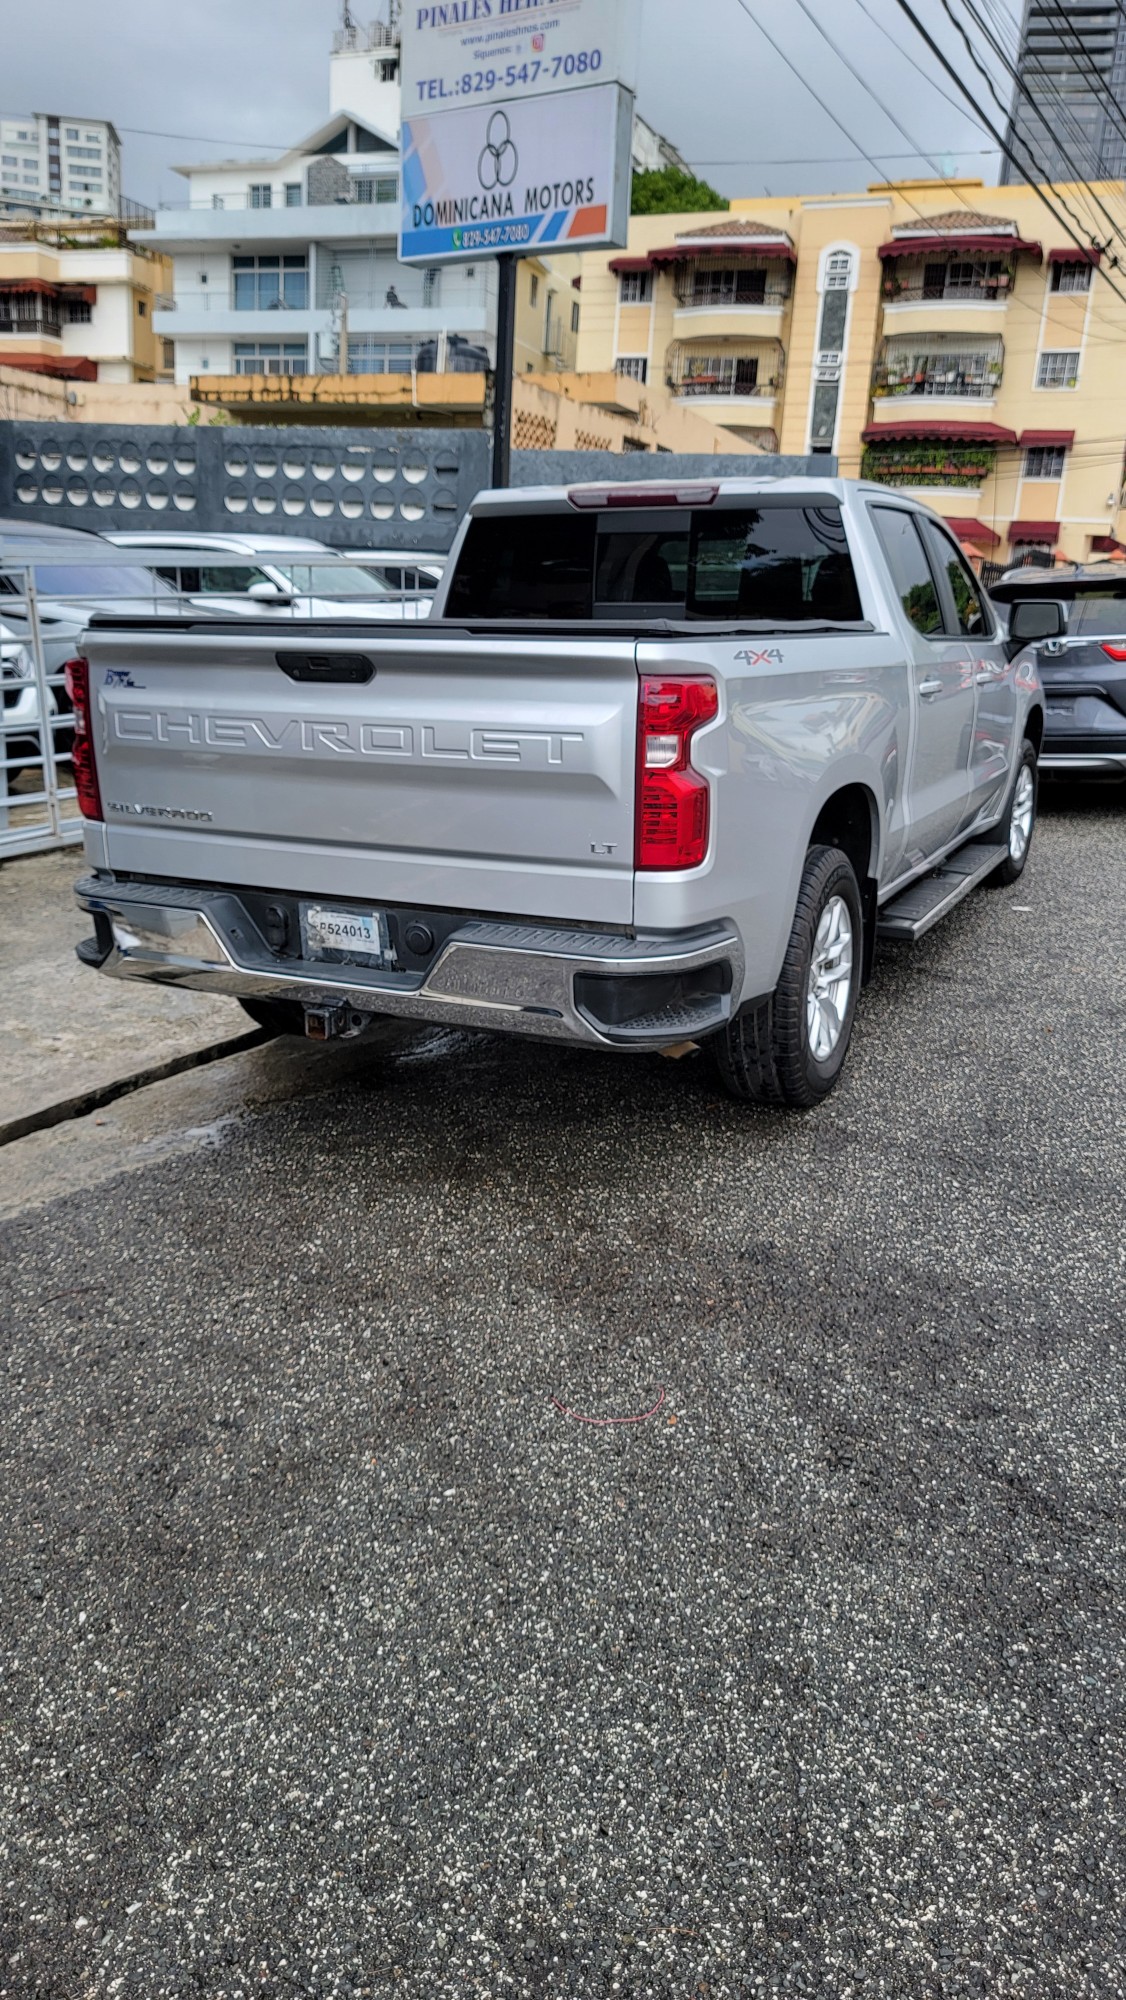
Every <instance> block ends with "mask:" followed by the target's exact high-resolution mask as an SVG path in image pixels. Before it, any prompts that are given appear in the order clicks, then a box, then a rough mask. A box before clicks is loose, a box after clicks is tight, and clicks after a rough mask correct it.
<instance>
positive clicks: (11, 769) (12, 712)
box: [0, 625, 58, 794]
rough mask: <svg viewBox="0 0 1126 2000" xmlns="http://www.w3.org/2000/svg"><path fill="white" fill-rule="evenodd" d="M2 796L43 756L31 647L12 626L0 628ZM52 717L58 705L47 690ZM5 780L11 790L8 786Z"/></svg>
mask: <svg viewBox="0 0 1126 2000" xmlns="http://www.w3.org/2000/svg"><path fill="white" fill-rule="evenodd" d="M0 703H2V709H0V714H2V718H3V721H2V727H0V794H2V793H3V792H4V790H5V789H6V788H10V787H11V785H12V784H14V782H15V780H16V779H17V778H18V777H19V774H20V771H21V770H22V769H23V767H24V765H25V764H29V763H31V762H33V761H34V762H38V760H39V758H40V757H41V756H42V754H43V752H42V748H41V745H40V740H39V689H38V688H37V686H36V684H35V666H34V663H33V661H32V657H31V654H30V652H29V651H28V649H27V647H26V646H25V645H24V644H23V642H22V641H21V639H20V638H19V636H18V635H17V634H16V633H15V632H13V631H12V629H11V627H10V626H8V625H0ZM47 703H48V708H47V713H48V717H50V716H53V715H55V714H57V712H58V704H57V703H56V701H55V697H54V695H53V693H52V692H51V689H50V688H48V689H47ZM5 776H6V778H7V787H6V786H5V782H4V780H5Z"/></svg>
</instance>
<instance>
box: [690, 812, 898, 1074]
mask: <svg viewBox="0 0 1126 2000" xmlns="http://www.w3.org/2000/svg"><path fill="white" fill-rule="evenodd" d="M863 937H864V920H863V915H862V911H861V907H860V891H859V888H858V887H857V882H856V876H855V874H854V872H853V868H852V863H851V862H850V861H849V859H848V857H847V855H845V854H843V853H842V852H841V850H840V848H839V847H820V846H819V847H811V848H810V850H809V853H808V854H807V855H806V860H805V868H804V870H803V871H802V879H801V887H800V889H799V891H798V902H797V909H796V910H795V912H794V922H793V927H792V929H791V931H790V941H789V944H788V946H787V948H786V956H785V959H784V961H783V965H782V976H781V978H780V979H779V981H778V984H777V986H776V987H775V989H774V992H773V993H772V994H771V995H770V997H769V999H767V1000H761V1001H759V1002H757V1003H756V1004H753V1005H751V1006H749V1007H743V1008H741V1009H740V1011H739V1013H738V1014H737V1015H736V1016H735V1019H734V1020H733V1021H732V1022H730V1023H729V1025H728V1026H727V1028H725V1029H724V1030H723V1031H722V1032H721V1033H720V1034H719V1035H717V1036H716V1037H715V1038H714V1040H713V1041H712V1043H711V1049H712V1053H713V1056H714V1060H715V1064H716V1068H717V1070H718V1072H719V1077H720V1081H721V1083H722V1084H723V1087H724V1089H725V1090H726V1091H727V1092H728V1093H729V1095H730V1096H732V1097H737V1098H740V1099H742V1100H743V1102H744V1103H750V1104H769V1105H775V1106H778V1107H783V1108H786V1109H790V1110H797V1111H801V1110H810V1109H811V1108H812V1106H813V1105H815V1104H819V1103H820V1102H821V1099H822V1098H823V1097H827V1096H828V1094H829V1092H830V1091H831V1090H832V1088H833V1085H834V1084H835V1083H836V1081H837V1078H838V1077H839V1075H840V1073H841V1070H842V1069H843V1067H844V1061H845V1057H846V1055H847V1054H848V1045H849V1042H850V1040H851V1037H852V1023H853V1017H854V1015H855V1012H856V996H857V994H858V992H859V990H860V977H861V967H862V962H863V955H864V954H863Z"/></svg>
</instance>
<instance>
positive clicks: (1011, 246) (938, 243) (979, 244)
mask: <svg viewBox="0 0 1126 2000" xmlns="http://www.w3.org/2000/svg"><path fill="white" fill-rule="evenodd" d="M944 250H961V251H964V250H987V251H988V252H989V254H990V256H992V257H995V256H997V255H998V253H1000V255H1002V256H1005V257H1035V259H1036V262H1037V263H1038V264H1039V263H1040V261H1041V259H1042V258H1043V255H1044V246H1043V244H1042V243H1026V242H1025V240H1024V238H1023V237H1022V236H953V235H946V234H945V233H944V234H943V235H941V236H896V237H894V238H893V239H892V241H891V242H890V243H881V244H880V247H879V250H878V251H877V253H876V254H877V256H879V257H884V258H888V257H934V256H938V255H941V253H942V252H943V251H944Z"/></svg>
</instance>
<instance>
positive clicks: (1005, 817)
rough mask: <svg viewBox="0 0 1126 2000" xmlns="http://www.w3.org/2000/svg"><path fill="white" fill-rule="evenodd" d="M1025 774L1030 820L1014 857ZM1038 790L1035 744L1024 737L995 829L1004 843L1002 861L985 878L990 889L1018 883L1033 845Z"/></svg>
mask: <svg viewBox="0 0 1126 2000" xmlns="http://www.w3.org/2000/svg"><path fill="white" fill-rule="evenodd" d="M1026 771H1027V772H1029V773H1030V774H1031V784H1032V798H1031V806H1032V818H1031V820H1030V821H1029V825H1028V832H1027V834H1026V835H1025V838H1024V844H1023V846H1022V847H1019V850H1018V852H1017V853H1015V854H1014V852H1013V846H1014V840H1015V838H1016V836H1015V833H1014V821H1015V815H1016V810H1017V798H1018V794H1020V792H1021V788H1022V785H1024V787H1025V791H1026V792H1027V781H1026V780H1025V779H1024V773H1025V772H1026ZM1039 789H1040V773H1039V768H1038V766H1037V763H1036V750H1035V747H1034V745H1033V744H1031V743H1030V742H1029V741H1028V738H1027V737H1025V740H1024V747H1023V750H1022V752H1021V759H1020V763H1019V764H1018V765H1017V768H1016V773H1015V775H1014V778H1013V782H1012V784H1011V786H1010V787H1009V796H1008V798H1007V799H1006V800H1005V810H1004V812H1003V814H1002V815H1001V821H1000V824H999V826H998V828H997V833H998V837H999V838H1000V839H1001V840H1002V841H1003V842H1004V850H1003V859H1002V860H1001V861H1000V862H999V863H998V865H997V867H996V868H995V869H994V870H993V873H992V875H987V876H986V878H985V879H986V881H987V882H988V883H989V886H990V888H991V889H1007V888H1008V886H1009V884H1010V883H1011V882H1019V881H1020V878H1021V876H1022V875H1023V874H1024V869H1025V863H1026V862H1027V860H1028V854H1029V849H1030V848H1031V846H1032V836H1033V834H1034V833H1035V831H1036V801H1037V797H1038V794H1039Z"/></svg>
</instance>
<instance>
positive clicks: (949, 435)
mask: <svg viewBox="0 0 1126 2000" xmlns="http://www.w3.org/2000/svg"><path fill="white" fill-rule="evenodd" d="M861 436H862V437H863V439H864V442H865V444H879V443H881V441H882V440H883V439H884V438H892V439H895V440H897V441H899V440H902V439H903V438H918V439H919V442H920V443H921V444H926V443H928V442H929V441H930V440H931V439H932V438H933V439H936V440H938V441H939V442H943V443H947V444H1015V443H1016V441H1017V434H1016V432H1015V431H1009V430H1006V429H1005V427H1004V425H1003V424H973V423H957V422H955V421H954V420H953V419H952V418H949V417H948V418H946V419H945V420H943V418H941V417H935V419H934V420H933V422H930V423H927V422H920V423H913V424H909V423H895V422H891V423H886V424H869V425H868V427H867V429H866V430H864V431H862V433H861Z"/></svg>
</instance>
